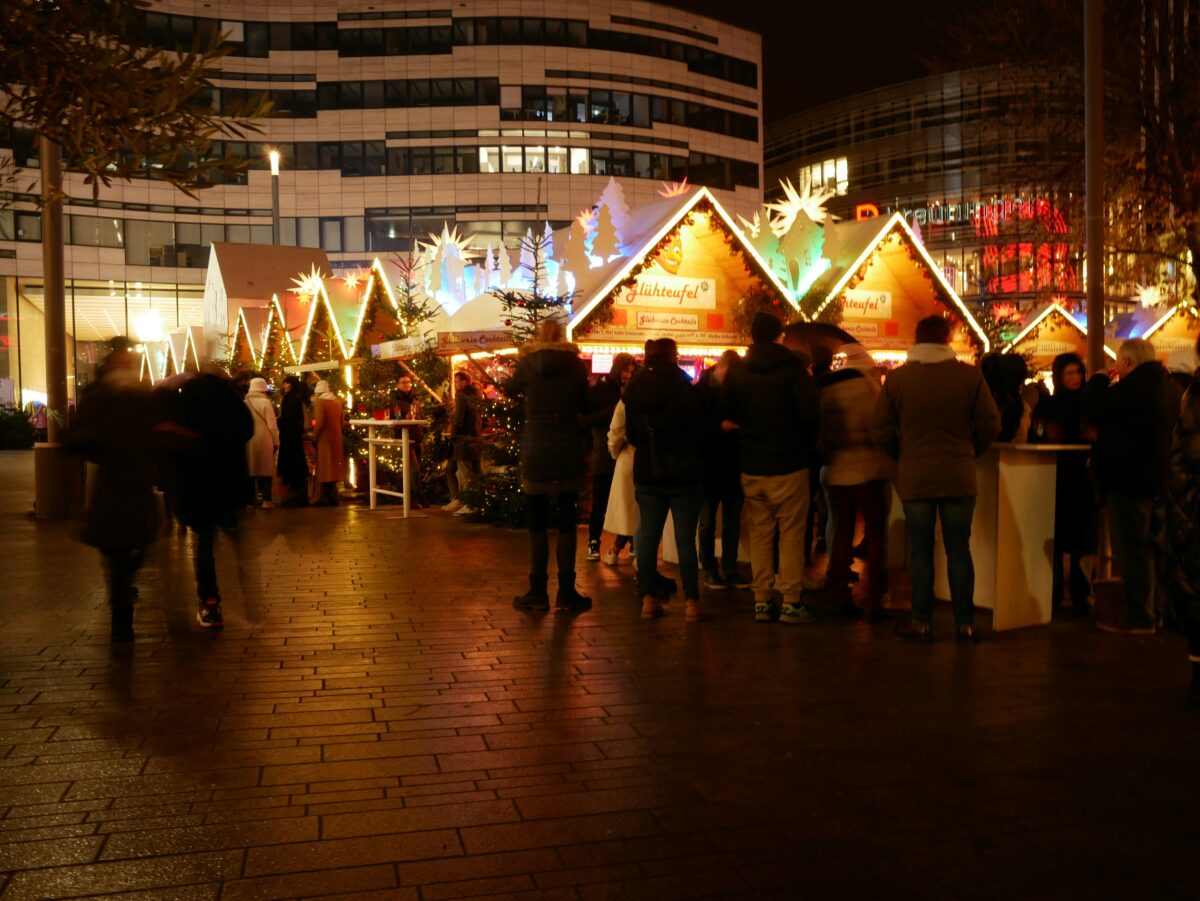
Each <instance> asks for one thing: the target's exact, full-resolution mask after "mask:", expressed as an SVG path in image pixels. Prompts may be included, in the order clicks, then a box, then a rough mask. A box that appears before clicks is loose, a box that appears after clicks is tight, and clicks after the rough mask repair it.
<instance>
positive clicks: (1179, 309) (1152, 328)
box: [1121, 303, 1200, 363]
mask: <svg viewBox="0 0 1200 901" xmlns="http://www.w3.org/2000/svg"><path fill="white" fill-rule="evenodd" d="M1121 337H1123V338H1145V339H1146V340H1147V341H1150V342H1152V343H1153V344H1154V350H1155V352H1156V353H1157V354H1158V359H1159V360H1161V361H1162V362H1163V363H1167V362H1168V360H1169V358H1170V357H1171V355H1172V354H1185V355H1186V353H1187V352H1189V351H1191V352H1194V351H1195V348H1196V339H1197V338H1198V337H1200V314H1198V313H1197V311H1196V308H1195V307H1193V306H1191V304H1190V303H1182V304H1178V305H1176V306H1174V307H1171V308H1170V309H1169V310H1167V311H1165V312H1163V313H1162V315H1160V316H1159V317H1158V318H1157V319H1155V320H1154V321H1153V322H1152V323H1150V325H1149V327H1148V328H1146V329H1145V331H1143V332H1141V334H1126V335H1122V336H1121Z"/></svg>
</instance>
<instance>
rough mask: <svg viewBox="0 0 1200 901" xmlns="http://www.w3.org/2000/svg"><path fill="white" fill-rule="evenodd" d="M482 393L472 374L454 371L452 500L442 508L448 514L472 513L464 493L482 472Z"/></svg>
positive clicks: (451, 437)
mask: <svg viewBox="0 0 1200 901" xmlns="http://www.w3.org/2000/svg"><path fill="white" fill-rule="evenodd" d="M481 400H482V395H481V394H480V392H479V389H478V388H476V387H475V384H474V382H472V381H471V374H470V373H468V372H464V371H462V370H459V371H458V372H456V373H454V412H453V413H452V414H451V416H450V441H451V443H452V445H453V447H454V454H453V457H452V460H451V464H450V465H451V466H452V467H454V468H453V469H452V470H451V471H450V474H449V478H448V480H447V481H448V482H449V483H450V485H449V487H450V503H448V504H447V505H446V506H444V507H442V509H443V510H445V511H446V512H447V513H465V512H469V511H467V510H466V509H465V508H464V507H463V502H462V499H461V495H462V493H463V492H464V491H465V490H466V489H467V486H468V485H470V484H471V480H472V479H474V478H475V477H476V476H477V475H479V473H480V471H481V467H480V451H479V436H480V434H481V433H482V431H483V428H482V424H481V422H480V415H479V405H480V401H481Z"/></svg>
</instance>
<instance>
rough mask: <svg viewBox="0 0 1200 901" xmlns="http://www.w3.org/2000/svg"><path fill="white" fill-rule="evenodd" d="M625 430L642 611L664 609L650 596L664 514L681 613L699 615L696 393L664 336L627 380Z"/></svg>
mask: <svg viewBox="0 0 1200 901" xmlns="http://www.w3.org/2000/svg"><path fill="white" fill-rule="evenodd" d="M623 400H624V403H625V431H626V436H627V437H628V439H629V443H630V444H632V445H633V482H634V485H635V488H636V495H637V502H638V515H639V521H638V535H637V558H638V590H639V593H640V594H641V595H642V617H643V618H646V619H650V618H653V617H657V616H661V615H662V613H663V608H662V601H661V600H660V599H659V598H658V597H656V594H658V593H660V591H661V586H660V584H659V582H658V579H657V573H656V567H655V565H654V562H655V560H656V559H657V557H658V545H659V542H660V541H662V535H663V529H664V528H665V526H666V522H667V514H668V513H670V515H671V516H672V518H673V519H674V522H675V548H676V550H677V552H678V554H679V578H680V581H681V582H682V583H683V595H684V598H685V600H686V618H687V619H688V620H690V621H693V622H694V621H696V620H699V619H700V616H701V609H700V575H699V563H698V561H697V559H696V528H697V522H698V520H699V518H700V504H701V503H702V501H703V499H704V494H703V489H702V478H703V464H702V462H701V459H700V438H701V426H700V404H699V396H698V395H697V393H696V389H695V387H694V386H693V385H692V382H691V379H689V378H688V376H687V373H685V372H684V371H683V370H682V369H680V368H679V350H678V348H677V347H676V346H675V342H674V341H673V340H671V339H670V338H659V339H658V340H656V341H654V342H653V343H652V344H651V345H650V349H649V352H648V353H647V355H646V366H645V368H644V369H643V370H642V371H641V372H639V373H638V376H637V378H636V379H634V380H633V381H632V382H630V384H629V387H628V388H627V389H626V391H625V396H624V398H623Z"/></svg>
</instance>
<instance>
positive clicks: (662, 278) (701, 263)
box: [568, 188, 797, 357]
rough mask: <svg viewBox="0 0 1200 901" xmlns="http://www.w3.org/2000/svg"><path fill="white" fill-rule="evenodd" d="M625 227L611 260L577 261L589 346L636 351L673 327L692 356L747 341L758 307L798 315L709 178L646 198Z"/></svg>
mask: <svg viewBox="0 0 1200 901" xmlns="http://www.w3.org/2000/svg"><path fill="white" fill-rule="evenodd" d="M622 237H623V239H624V249H623V250H621V251H620V252H619V253H617V254H614V255H612V256H611V258H610V259H608V260H606V261H605V263H604V264H603V265H601V266H598V267H596V268H595V269H592V268H589V269H587V270H585V271H583V272H571V271H570V270H568V272H569V274H570V275H571V276H572V277H573V280H574V282H575V283H576V284H578V285H580V286H581V287H580V290H578V293H577V295H576V297H575V298H574V307H573V310H574V312H573V315H572V316H571V318H570V321H569V324H568V333H569V335H570V337H571V338H572V340H574V341H576V342H577V343H578V344H580V345H581V346H582V348H583V350H584V351H585V353H586V352H590V353H598V354H605V355H607V354H612V353H618V352H621V351H630V352H635V353H636V352H640V351H641V350H642V347H643V345H644V343H645V341H646V340H648V339H651V338H660V337H670V338H674V339H675V340H676V341H677V342H678V343H679V345H680V349H681V354H682V355H683V356H685V357H688V356H705V355H714V354H716V353H719V352H720V351H721V350H723V349H725V348H730V347H735V348H736V347H743V346H745V344H746V342H747V337H748V328H749V323H750V320H751V319H753V317H754V314H755V313H756V312H758V311H759V310H763V309H765V310H767V311H769V312H771V313H773V314H774V315H776V316H778V317H779V318H780V319H784V320H787V319H789V318H791V317H793V316H795V315H796V312H797V311H796V307H795V301H794V300H793V297H792V293H791V292H790V291H789V290H788V288H787V287H786V286H785V285H784V284H783V282H782V281H781V279H780V278H779V276H778V275H777V274H776V273H775V272H774V271H772V269H771V267H770V265H769V264H768V263H767V262H766V261H765V260H763V259H762V257H760V256H759V254H758V253H757V251H756V250H755V249H754V247H753V245H752V244H750V242H749V241H748V240H747V239H746V238H745V236H744V235H743V233H742V232H741V230H740V229H738V227H737V226H736V225H735V224H734V223H733V221H732V219H731V218H730V216H729V215H728V213H726V212H725V210H724V209H723V208H722V207H721V205H720V204H719V203H718V202H717V200H716V198H714V197H713V196H712V194H710V193H709V192H708V190H707V189H705V188H698V189H694V190H693V191H690V192H688V193H686V194H678V195H675V196H670V197H667V198H665V199H663V200H661V201H658V202H657V203H654V204H650V205H648V206H646V207H643V208H641V209H640V210H638V211H637V212H636V213H634V214H633V215H631V216H630V217H629V220H628V222H627V224H626V226H625V234H624V235H623V236H622Z"/></svg>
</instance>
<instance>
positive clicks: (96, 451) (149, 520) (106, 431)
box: [67, 338, 158, 642]
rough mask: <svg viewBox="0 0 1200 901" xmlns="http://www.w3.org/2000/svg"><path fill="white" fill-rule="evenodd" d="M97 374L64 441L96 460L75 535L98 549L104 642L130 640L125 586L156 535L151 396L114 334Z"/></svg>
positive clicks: (129, 596) (129, 597) (131, 592)
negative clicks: (105, 609) (108, 627)
mask: <svg viewBox="0 0 1200 901" xmlns="http://www.w3.org/2000/svg"><path fill="white" fill-rule="evenodd" d="M111 347H112V352H111V353H110V354H109V355H108V358H107V360H106V361H105V366H104V370H103V375H102V376H101V377H100V379H99V380H98V381H97V382H95V383H94V387H89V390H88V391H87V392H86V394H85V395H84V398H83V402H82V403H81V404H80V406H79V410H78V412H77V414H76V417H75V420H74V423H73V425H72V427H71V429H70V431H69V432H68V436H67V444H68V447H69V448H70V449H71V450H72V451H73V452H74V453H77V454H80V455H81V456H82V457H84V459H86V460H88V461H89V462H91V463H94V464H96V469H95V478H94V482H93V484H92V487H91V492H90V496H89V502H88V507H87V512H86V514H85V518H84V527H83V536H82V537H83V540H84V541H85V542H87V543H88V544H90V545H91V546H92V547H95V548H97V549H99V551H100V553H101V555H102V556H103V558H104V564H105V569H106V570H107V576H108V603H109V607H110V611H111V619H112V640H113V641H115V642H126V641H133V637H134V635H133V604H134V599H135V598H136V597H137V589H136V588H135V587H134V585H133V581H134V578H135V577H136V575H137V571H138V569H139V568H140V566H141V564H142V560H143V558H144V556H145V550H146V547H147V546H148V545H149V544H151V542H153V541H154V539H155V537H156V536H157V534H158V512H157V503H156V501H155V498H154V478H155V474H156V471H157V460H156V455H155V432H154V429H155V425H156V421H157V418H158V416H157V405H156V400H155V398H154V397H153V396H152V394H151V392H150V389H149V388H148V387H147V386H146V385H145V384H143V383H142V382H141V381H140V380H139V379H138V371H137V364H136V361H135V358H134V356H133V354H132V353H131V352H130V350H129V342H128V341H127V340H125V339H124V338H115V339H113V341H112V343H111Z"/></svg>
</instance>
